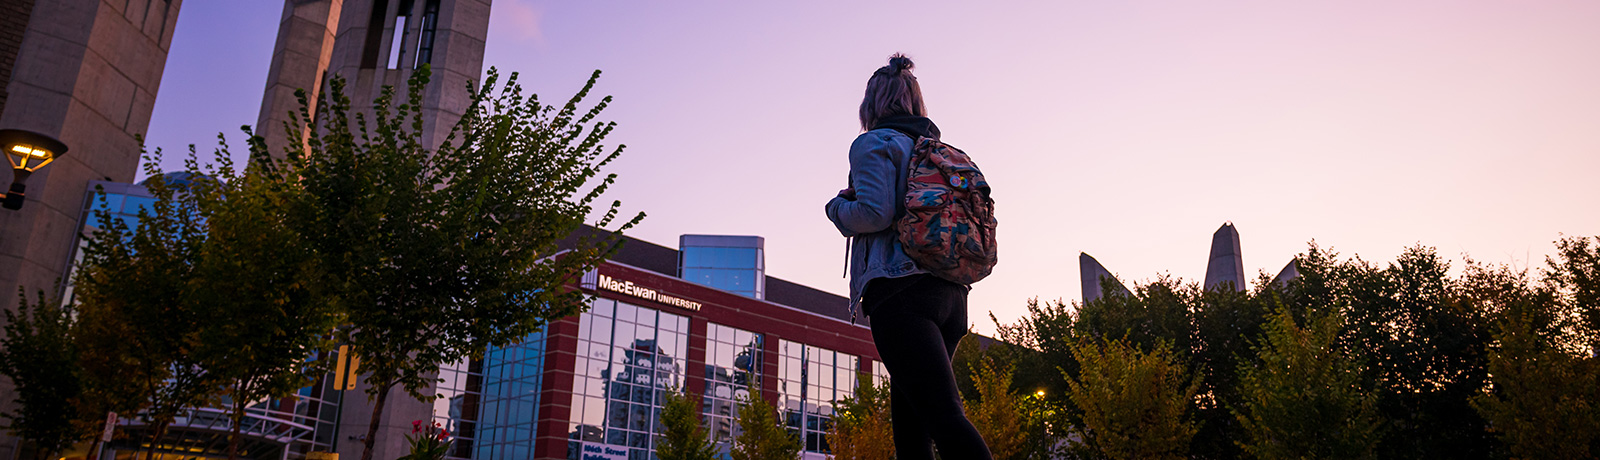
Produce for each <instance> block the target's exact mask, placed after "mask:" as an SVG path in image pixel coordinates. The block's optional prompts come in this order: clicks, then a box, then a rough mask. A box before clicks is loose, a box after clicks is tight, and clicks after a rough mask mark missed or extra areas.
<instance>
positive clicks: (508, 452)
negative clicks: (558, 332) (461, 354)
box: [474, 331, 545, 459]
mask: <svg viewBox="0 0 1600 460" xmlns="http://www.w3.org/2000/svg"><path fill="white" fill-rule="evenodd" d="M544 349H545V334H544V332H543V331H540V332H535V333H532V334H528V336H527V337H524V338H523V339H522V342H521V343H518V344H516V345H511V346H508V347H504V348H490V349H489V350H488V351H487V352H485V353H484V356H483V374H484V375H483V378H484V381H483V414H482V417H480V418H479V422H478V431H477V439H476V451H477V454H476V456H475V457H474V458H480V459H485V458H526V453H527V452H533V441H534V438H535V436H536V434H537V432H536V431H535V429H536V427H537V421H538V420H539V391H540V390H541V389H542V388H543V383H544V356H545V354H544ZM519 453H521V454H522V455H523V456H522V457H518V456H517V455H519Z"/></svg>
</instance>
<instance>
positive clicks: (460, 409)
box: [433, 358, 483, 459]
mask: <svg viewBox="0 0 1600 460" xmlns="http://www.w3.org/2000/svg"><path fill="white" fill-rule="evenodd" d="M482 366H483V363H482V362H478V361H474V360H472V359H470V358H462V359H461V360H460V361H457V362H454V363H450V364H446V365H444V366H440V367H439V380H440V381H439V385H438V387H437V388H436V389H435V392H436V393H437V394H438V395H439V396H440V397H439V398H438V399H435V400H433V421H434V422H435V423H438V424H439V425H441V426H443V427H444V429H445V430H446V431H449V432H450V434H451V435H452V436H455V438H456V441H455V443H454V444H452V445H451V446H450V451H449V452H446V453H445V458H460V459H470V458H472V441H473V438H474V437H475V436H476V435H477V434H476V433H477V425H478V423H477V422H478V409H479V406H478V404H479V393H478V391H479V389H480V388H481V385H482V384H483V374H482Z"/></svg>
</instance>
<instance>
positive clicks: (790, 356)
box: [778, 340, 859, 456]
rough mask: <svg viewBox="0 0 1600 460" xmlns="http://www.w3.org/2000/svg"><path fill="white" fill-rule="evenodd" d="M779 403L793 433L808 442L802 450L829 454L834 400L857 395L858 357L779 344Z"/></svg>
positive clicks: (803, 346)
mask: <svg viewBox="0 0 1600 460" xmlns="http://www.w3.org/2000/svg"><path fill="white" fill-rule="evenodd" d="M778 353H779V358H778V359H779V361H778V404H779V408H780V410H782V411H783V418H784V423H785V424H787V426H788V427H789V431H790V432H792V433H795V434H796V435H798V436H799V437H800V439H801V441H802V442H803V443H804V445H803V447H802V449H801V451H802V452H805V453H806V454H808V456H810V454H827V453H829V452H830V450H829V448H828V437H827V433H828V430H829V429H830V428H832V427H833V411H834V406H833V403H834V401H837V400H840V399H845V398H849V397H851V396H852V395H854V394H855V389H856V373H857V369H858V368H859V367H858V365H859V361H858V358H857V357H856V356H854V355H850V354H847V353H840V352H836V351H833V350H829V349H826V348H822V347H817V346H812V345H806V344H803V343H800V342H791V341H788V340H781V341H779V343H778Z"/></svg>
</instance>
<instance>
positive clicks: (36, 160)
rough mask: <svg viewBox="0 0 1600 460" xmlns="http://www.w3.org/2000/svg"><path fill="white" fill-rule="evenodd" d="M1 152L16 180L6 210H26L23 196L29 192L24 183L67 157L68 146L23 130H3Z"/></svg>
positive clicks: (7, 196)
mask: <svg viewBox="0 0 1600 460" xmlns="http://www.w3.org/2000/svg"><path fill="white" fill-rule="evenodd" d="M0 148H4V149H5V154H6V160H9V161H10V162H11V173H12V175H13V177H14V179H13V180H12V182H11V190H10V191H8V192H6V199H5V205H4V206H5V208H6V209H22V203H23V198H25V197H24V195H23V192H24V191H25V190H27V186H25V185H23V182H27V180H28V176H30V175H32V174H33V172H34V171H38V170H39V168H43V167H44V165H47V164H50V162H51V161H55V159H56V158H57V157H60V156H62V155H66V154H67V144H63V143H61V141H58V140H56V138H53V137H50V136H46V135H43V134H39V133H36V132H33V131H26V130H21V129H0Z"/></svg>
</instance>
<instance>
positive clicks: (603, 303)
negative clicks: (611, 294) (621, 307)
mask: <svg viewBox="0 0 1600 460" xmlns="http://www.w3.org/2000/svg"><path fill="white" fill-rule="evenodd" d="M616 308H617V301H615V300H611V299H602V298H599V297H596V298H595V299H594V305H593V306H591V307H589V312H590V313H593V314H594V315H595V316H601V317H605V318H610V317H611V314H612V313H614V312H615V310H616Z"/></svg>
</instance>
